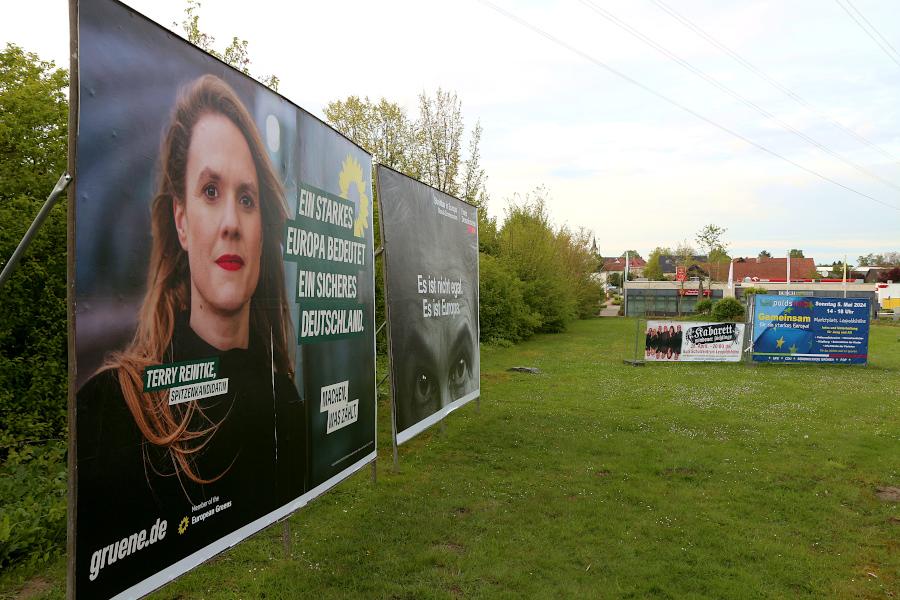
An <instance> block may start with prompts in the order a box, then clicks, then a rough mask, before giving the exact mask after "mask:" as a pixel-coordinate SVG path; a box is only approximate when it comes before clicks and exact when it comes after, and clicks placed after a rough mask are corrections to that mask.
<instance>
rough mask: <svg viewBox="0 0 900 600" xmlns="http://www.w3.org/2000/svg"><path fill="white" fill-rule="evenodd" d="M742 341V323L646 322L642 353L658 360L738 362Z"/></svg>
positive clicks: (651, 359)
mask: <svg viewBox="0 0 900 600" xmlns="http://www.w3.org/2000/svg"><path fill="white" fill-rule="evenodd" d="M743 341H744V324H743V323H701V322H697V321H647V328H646V331H645V344H644V355H645V358H646V360H648V361H660V362H664V361H680V362H738V361H740V360H741V345H742V344H743Z"/></svg>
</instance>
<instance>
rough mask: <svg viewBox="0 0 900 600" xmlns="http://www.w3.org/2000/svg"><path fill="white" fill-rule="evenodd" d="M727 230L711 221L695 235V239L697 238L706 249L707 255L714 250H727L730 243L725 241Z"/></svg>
mask: <svg viewBox="0 0 900 600" xmlns="http://www.w3.org/2000/svg"><path fill="white" fill-rule="evenodd" d="M727 231H728V230H727V229H725V228H724V227H719V226H718V225H715V224H713V223H710V224H709V225H706V226H704V227H703V228H701V229H700V231H698V232H697V234H696V235H695V236H694V239H696V240H697V245H699V246H700V247H701V248H703V249H704V250H706V254H707V255H709V254H710V253H712V251H713V250H720V251H722V252H727V249H728V244H727V243H726V242H725V233H726V232H727Z"/></svg>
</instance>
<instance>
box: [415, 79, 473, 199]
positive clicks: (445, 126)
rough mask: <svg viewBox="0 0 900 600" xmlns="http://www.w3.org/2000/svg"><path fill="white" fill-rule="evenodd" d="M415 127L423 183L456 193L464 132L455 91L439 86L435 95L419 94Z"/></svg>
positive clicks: (458, 187) (457, 190)
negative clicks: (417, 117)
mask: <svg viewBox="0 0 900 600" xmlns="http://www.w3.org/2000/svg"><path fill="white" fill-rule="evenodd" d="M417 129H418V132H419V136H420V141H421V144H422V146H421V150H422V167H423V168H422V175H423V180H424V181H425V183H427V184H429V185H431V186H433V187H436V188H437V189H439V190H441V191H442V192H445V193H447V194H450V195H451V196H459V190H460V184H459V181H458V176H459V173H460V162H461V161H460V157H461V153H462V149H461V144H462V136H463V130H464V127H463V118H462V103H461V102H460V100H459V98H457V96H456V93H455V92H445V91H443V90H442V89H441V88H438V90H437V92H436V93H435V95H434V97H430V96H428V95H427V94H425V92H422V93H421V94H419V122H418V124H417Z"/></svg>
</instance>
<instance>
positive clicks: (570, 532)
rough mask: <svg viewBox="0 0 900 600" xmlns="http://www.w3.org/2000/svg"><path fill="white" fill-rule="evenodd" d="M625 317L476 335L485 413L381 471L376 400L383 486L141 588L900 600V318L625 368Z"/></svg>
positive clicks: (59, 567)
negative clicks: (796, 342) (284, 537)
mask: <svg viewBox="0 0 900 600" xmlns="http://www.w3.org/2000/svg"><path fill="white" fill-rule="evenodd" d="M634 331H635V329H634V322H633V321H628V320H624V319H601V320H592V321H582V322H578V323H575V324H573V325H572V327H571V329H570V332H569V333H566V334H562V335H553V336H540V337H537V338H535V339H534V340H532V341H530V342H527V343H524V344H520V345H518V346H515V347H511V348H483V349H482V400H481V404H480V408H479V407H477V406H476V405H475V404H474V403H472V404H470V405H469V406H467V407H464V408H463V409H461V410H459V411H457V412H456V413H454V414H453V415H451V416H450V418H449V420H448V421H447V424H446V428H445V429H444V431H443V432H441V431H440V428H439V427H436V428H434V429H433V430H431V431H429V432H426V433H425V434H423V435H420V436H419V437H418V438H416V439H414V440H413V441H411V442H409V443H408V444H406V445H404V446H403V447H401V449H400V468H399V472H396V473H395V472H393V471H392V469H391V452H390V427H389V413H388V410H387V406H386V405H384V404H382V406H381V407H380V411H381V412H380V415H379V422H380V425H381V428H380V431H379V443H380V446H381V449H380V452H379V454H380V459H379V462H378V481H377V483H376V484H374V485H373V484H372V482H371V478H370V471H368V470H365V471H363V472H361V473H359V474H357V475H356V476H354V477H353V478H351V479H350V480H349V481H346V482H344V483H343V484H341V485H340V486H338V487H337V488H336V489H334V490H332V491H331V492H330V493H328V494H326V495H325V496H323V497H322V498H320V499H318V500H317V501H315V502H314V503H313V504H312V505H310V506H309V507H307V508H306V509H304V510H302V511H300V512H299V513H298V514H296V515H294V516H293V517H292V519H291V520H290V523H291V528H292V535H293V542H292V554H291V556H290V557H285V555H284V551H283V547H282V542H281V531H282V530H281V526H275V527H273V528H271V529H269V530H267V531H265V532H263V533H261V534H259V535H258V536H256V537H255V538H253V539H251V540H249V541H247V542H245V543H243V544H241V545H240V546H238V547H236V548H234V549H232V550H231V551H229V552H226V553H224V554H223V555H220V556H219V557H218V558H216V559H215V560H213V561H212V562H210V563H209V564H207V565H204V566H202V567H200V568H198V569H197V570H196V571H194V572H192V573H190V574H189V575H186V576H184V577H182V578H181V579H180V580H178V581H177V582H175V583H174V584H171V585H170V586H168V587H166V588H164V589H162V590H161V591H159V592H157V593H156V594H155V595H154V596H153V597H155V598H185V599H187V598H191V599H193V598H263V597H265V598H300V597H310V598H316V599H325V598H348V597H349V598H352V597H362V598H455V597H471V598H481V597H483V598H522V597H539V598H546V597H558V598H582V597H583V598H596V597H615V598H618V597H626V598H627V597H640V598H643V597H661V598H685V597H687V598H691V597H693V598H702V597H710V598H726V597H727V598H773V597H775V598H778V597H812V598H821V597H837V598H886V597H888V598H889V597H894V598H897V597H900V505H898V504H897V503H891V502H886V501H882V500H880V499H879V498H878V497H877V496H876V488H877V487H885V486H897V487H900V339H898V338H900V328H896V327H889V326H878V327H874V328H873V331H872V339H871V345H870V361H871V362H870V365H869V366H868V367H865V368H861V367H844V366H807V365H758V366H757V365H748V364H727V365H726V364H705V365H698V364H658V365H657V364H654V365H647V366H645V367H640V368H635V367H630V366H626V365H624V364H623V363H622V358H624V357H626V355H627V354H629V353H630V351H631V347H632V344H633V336H634ZM518 365H523V366H533V367H538V368H539V369H541V371H542V372H543V373H542V374H540V375H526V374H519V373H510V372H507V371H506V369H507V368H508V367H511V366H518ZM35 575H37V576H38V577H39V578H38V579H34V577H33V576H35ZM28 579H31V586H32V589H34V588H35V587H37V588H38V589H37V590H36V595H35V596H34V597H47V598H59V597H62V596H63V593H64V565H63V562H62V561H59V562H57V563H55V564H53V565H51V566H50V567H49V568H47V569H44V570H43V572H42V573H35V571H34V570H30V571H25V570H18V571H13V572H11V573H7V574H4V575H2V576H0V595H3V594H5V595H7V596H11V597H16V594H17V593H18V591H19V590H20V589H21V585H22V582H23V581H25V580H28ZM35 583H37V584H39V585H37V586H35Z"/></svg>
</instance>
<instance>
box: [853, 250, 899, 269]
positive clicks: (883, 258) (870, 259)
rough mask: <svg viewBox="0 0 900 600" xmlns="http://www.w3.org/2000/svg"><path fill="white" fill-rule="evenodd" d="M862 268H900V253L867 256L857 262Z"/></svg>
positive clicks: (861, 257)
mask: <svg viewBox="0 0 900 600" xmlns="http://www.w3.org/2000/svg"><path fill="white" fill-rule="evenodd" d="M857 262H858V263H859V266H861V267H900V252H886V253H884V254H871V253H869V254H866V255H865V256H860V257H859V260H858V261H857Z"/></svg>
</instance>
